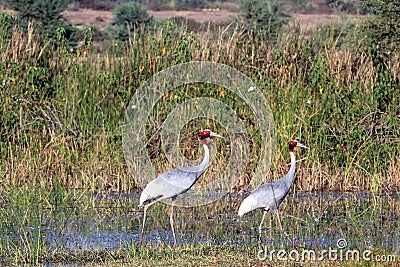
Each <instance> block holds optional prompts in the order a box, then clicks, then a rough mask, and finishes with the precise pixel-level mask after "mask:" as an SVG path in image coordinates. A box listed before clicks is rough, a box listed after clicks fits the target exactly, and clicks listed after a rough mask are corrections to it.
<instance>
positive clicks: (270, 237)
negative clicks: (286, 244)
mask: <svg viewBox="0 0 400 267" xmlns="http://www.w3.org/2000/svg"><path fill="white" fill-rule="evenodd" d="M269 239H270V240H272V213H271V215H270V216H269Z"/></svg>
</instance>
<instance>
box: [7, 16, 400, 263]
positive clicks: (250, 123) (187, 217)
mask: <svg viewBox="0 0 400 267" xmlns="http://www.w3.org/2000/svg"><path fill="white" fill-rule="evenodd" d="M11 26H12V27H11V28H10V29H12V30H10V32H8V33H7V34H5V35H3V34H2V36H9V38H2V39H1V40H0V50H1V53H0V70H1V71H0V87H1V90H0V99H1V103H2V106H1V109H0V116H1V129H0V159H1V162H0V265H2V264H4V265H28V264H31V265H48V264H55V265H58V264H60V265H74V264H77V265H82V264H87V265H93V266H96V265H98V266H100V265H102V266H104V265H106V266H108V265H111V266H112V265H118V266H120V264H126V265H129V266H141V265H146V266H160V265H161V266H163V265H164V266H170V265H179V266H180V265H184V266H226V265H244V266H265V265H266V266H268V265H288V266H289V265H290V266H292V264H293V263H292V262H281V261H274V262H265V261H260V260H258V259H257V252H258V251H259V249H260V246H261V245H259V244H258V242H259V240H258V239H259V237H258V236H257V231H256V227H257V222H259V220H260V216H261V212H254V213H252V214H250V215H249V216H247V217H245V218H244V219H243V220H241V221H239V220H238V219H237V216H236V211H237V208H238V206H239V203H240V200H241V199H240V197H238V196H235V195H234V193H236V191H240V190H242V191H245V189H246V186H247V184H248V182H249V179H250V178H249V177H251V175H252V172H253V169H254V167H253V168H252V166H254V165H255V164H256V163H257V155H258V153H259V152H260V147H259V144H260V142H259V140H258V139H259V138H260V135H259V133H258V132H257V122H256V121H254V115H252V114H251V109H249V108H248V107H246V106H245V105H244V102H243V101H241V100H240V99H239V98H238V96H237V95H235V94H234V93H232V92H230V91H229V90H221V89H220V88H218V87H216V86H211V85H210V86H209V87H207V85H206V86H205V87H204V90H202V89H201V87H200V86H199V87H196V86H193V85H188V86H187V87H184V88H176V89H175V90H173V91H171V92H169V93H168V94H166V95H165V96H164V97H163V98H162V101H161V103H159V104H157V107H156V109H155V110H154V111H153V114H154V118H152V119H151V120H148V121H147V122H144V123H145V124H146V127H147V132H148V133H149V135H150V133H153V132H156V133H157V132H158V130H159V128H160V127H161V125H162V121H163V120H164V119H165V118H166V116H167V115H168V112H170V111H171V110H172V109H173V108H175V107H176V106H177V105H178V104H179V103H182V102H183V101H185V100H186V99H188V98H190V97H195V96H199V95H203V93H204V92H206V93H207V94H206V95H205V96H206V97H211V98H215V99H218V100H220V101H222V102H223V103H225V104H226V105H228V106H230V107H232V108H233V110H235V112H237V114H238V116H239V117H240V118H241V119H243V120H244V121H245V126H246V130H247V131H248V132H249V135H250V136H251V137H252V138H253V140H252V141H251V143H250V145H249V147H250V150H251V152H250V158H251V162H250V164H249V167H248V169H246V173H245V174H244V175H243V181H240V184H239V185H238V187H237V188H235V190H236V191H235V190H232V191H233V192H232V193H233V195H232V197H227V198H223V199H221V200H219V201H217V202H215V203H213V204H212V205H209V206H201V207H196V208H191V209H183V208H179V209H177V213H176V216H175V218H176V229H179V230H177V234H178V239H179V238H180V239H181V240H182V242H180V243H179V244H178V246H176V247H171V246H170V244H171V243H170V239H171V236H170V233H169V232H168V215H167V210H165V209H167V208H168V206H165V205H162V204H159V205H155V206H154V207H152V208H151V209H150V210H149V216H151V217H152V219H150V220H149V221H148V224H147V225H146V229H147V230H146V231H151V232H150V233H148V236H149V240H148V242H147V243H146V244H145V246H143V247H142V248H139V249H138V248H136V247H135V246H134V243H135V242H134V241H135V240H136V239H137V231H138V229H139V225H140V221H141V213H140V212H139V211H138V210H137V203H138V197H136V195H134V194H133V193H132V195H131V192H136V190H138V189H137V188H136V187H137V185H136V184H135V175H136V174H135V173H130V172H129V170H128V168H127V166H126V164H125V160H124V157H123V151H122V141H121V124H122V123H123V119H124V114H125V113H124V111H125V108H126V105H127V104H128V102H129V100H130V98H131V96H132V94H133V92H134V90H136V88H138V87H139V86H140V85H141V84H142V83H144V82H145V81H146V80H147V79H149V78H150V77H151V76H152V75H154V74H155V73H157V72H158V71H161V70H163V69H165V68H167V67H170V66H173V65H176V64H179V63H183V62H188V61H192V60H209V61H213V62H218V63H223V64H227V65H230V66H232V67H235V68H237V69H238V70H240V71H242V72H243V73H244V74H246V75H247V76H249V77H251V78H252V79H253V80H254V81H255V82H256V83H257V85H258V87H259V88H261V89H262V90H263V93H264V95H265V97H266V99H268V101H269V105H270V107H271V109H272V112H273V115H274V120H275V124H276V125H277V129H276V133H277V148H276V150H275V157H274V160H273V162H272V168H271V173H270V175H269V176H268V177H265V182H268V181H272V180H275V179H277V178H279V177H281V176H282V175H283V174H284V173H285V172H286V171H287V168H288V166H287V164H286V163H287V162H288V155H287V152H286V147H287V146H286V143H287V141H288V140H291V139H293V137H295V138H297V139H299V140H301V141H302V142H304V143H305V144H307V145H309V146H310V147H311V150H310V151H309V152H308V153H303V152H302V153H301V154H299V158H300V161H299V163H298V165H297V166H298V171H297V176H296V179H295V182H294V186H293V188H292V190H291V195H290V196H289V197H288V199H287V200H285V201H284V202H283V204H282V210H283V211H282V223H283V225H284V227H285V228H286V229H287V231H288V233H289V234H290V235H291V236H292V237H293V238H294V240H295V243H296V244H297V245H298V246H299V247H300V248H302V247H305V248H313V249H323V248H326V247H327V246H333V247H334V246H336V244H335V242H336V241H337V240H338V239H339V238H345V239H346V240H347V241H348V244H349V246H350V247H351V248H357V249H371V250H373V252H374V253H376V254H379V253H387V254H399V240H400V237H399V234H398V232H399V231H398V229H399V221H400V220H399V214H400V210H399V207H400V205H399V198H398V194H399V188H400V167H399V166H400V165H399V160H400V159H399V156H400V155H399V152H398V151H400V149H399V148H400V117H399V114H400V107H399V103H400V98H399V97H400V94H399V88H400V81H399V67H398V66H399V57H398V55H397V56H394V57H393V58H391V59H390V60H388V61H387V62H384V63H382V64H376V63H375V62H374V60H373V58H371V56H370V55H368V54H367V53H365V52H364V50H363V49H362V44H360V43H353V44H352V45H349V44H348V45H346V43H345V41H346V40H341V39H340V42H338V40H336V39H334V38H327V37H329V36H327V35H324V34H325V33H324V32H323V31H316V32H313V33H310V34H309V35H304V34H300V33H299V28H298V27H297V26H296V25H295V26H292V27H291V28H289V29H288V30H287V31H286V32H282V35H281V36H280V38H279V39H278V40H277V42H276V43H267V42H266V41H265V39H264V38H255V39H251V38H249V36H250V35H249V33H246V32H245V31H243V30H242V29H241V28H240V27H239V26H238V27H235V26H234V25H230V26H229V27H228V28H223V29H220V30H219V31H216V32H209V31H208V32H205V33H193V32H187V31H185V30H184V29H180V28H179V27H177V26H176V25H173V24H172V23H171V22H166V23H165V24H164V25H163V26H160V28H159V29H156V30H155V31H154V32H149V33H147V34H143V35H140V36H136V35H134V36H132V39H131V41H130V42H129V43H120V42H113V43H112V44H108V43H107V42H105V43H104V44H103V46H102V47H101V48H98V49H99V50H98V51H95V48H92V47H87V53H85V56H83V54H82V53H75V52H73V53H71V52H69V50H66V47H63V46H62V45H61V44H62V42H61V43H59V44H58V46H54V45H53V44H52V43H51V42H47V41H43V40H42V39H41V38H40V35H39V33H37V32H36V29H35V28H34V27H30V28H28V31H24V30H22V29H20V28H19V27H18V26H13V25H11ZM332 27H335V26H332ZM2 29H3V28H2ZM4 29H5V28H4ZM337 38H339V37H337ZM339 44H340V46H339ZM206 89H207V90H206ZM204 124H205V125H207V126H214V127H221V128H223V126H219V125H218V124H217V123H215V122H210V121H199V122H193V123H188V124H187V126H186V127H185V129H184V131H183V133H182V134H181V137H182V139H183V140H192V139H191V138H190V136H191V134H192V133H194V132H197V131H198V127H200V128H203V127H204ZM257 138H258V139H257ZM159 141H160V139H159V136H157V138H154V139H152V142H149V144H148V147H147V149H148V152H149V155H152V156H151V157H152V160H153V161H154V163H155V165H157V169H158V170H159V172H161V171H165V170H167V169H169V168H170V167H171V166H170V165H169V164H167V163H165V157H164V154H163V151H162V150H161V148H160V145H159ZM186 144H188V145H186ZM182 147H183V148H185V149H186V150H185V151H184V153H185V155H187V156H188V157H193V158H197V155H199V154H198V153H199V151H200V150H199V149H198V147H191V148H190V149H188V147H190V144H189V141H187V143H185V144H184V145H183V146H182ZM224 149H226V147H225V146H221V147H220V150H219V155H220V157H219V158H217V159H216V161H217V163H218V164H217V165H218V166H224V160H225V158H226V157H228V156H229V153H228V152H229V151H228V150H224ZM213 171H214V172H217V171H218V168H215V169H212V170H210V173H208V174H207V173H206V174H205V177H207V175H208V176H209V177H212V172H213ZM328 192H335V193H333V194H328ZM338 192H339V193H338ZM150 229H151V230H150ZM270 230H271V231H272V237H273V239H269V237H268V235H269V231H270ZM265 234H266V235H265V236H263V237H262V242H264V243H265V244H266V245H268V246H273V247H274V248H275V249H280V248H283V249H287V246H288V244H286V243H285V241H284V239H282V238H281V236H280V235H279V231H277V226H276V225H275V220H273V225H272V229H265ZM314 263H315V262H310V265H313V264H314ZM296 264H298V265H302V266H303V265H304V264H305V265H307V264H308V263H307V262H306V263H304V264H303V263H296ZM321 264H324V265H328V266H330V265H332V266H333V265H335V266H336V265H337V262H331V261H328V260H325V261H322V262H321ZM341 264H345V265H351V266H353V265H354V264H360V265H365V264H366V265H370V266H374V264H375V263H373V262H363V261H361V262H359V263H356V262H353V261H349V262H342V263H341ZM391 264H393V263H388V265H391Z"/></svg>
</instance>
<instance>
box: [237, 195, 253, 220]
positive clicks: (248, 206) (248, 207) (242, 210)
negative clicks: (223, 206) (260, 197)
mask: <svg viewBox="0 0 400 267" xmlns="http://www.w3.org/2000/svg"><path fill="white" fill-rule="evenodd" d="M254 204H255V203H254V198H253V197H252V196H248V197H246V198H245V199H244V200H243V202H242V204H240V207H239V212H238V215H239V216H240V217H242V216H243V215H245V214H246V213H248V212H250V211H252V210H254V209H255V208H256V205H254Z"/></svg>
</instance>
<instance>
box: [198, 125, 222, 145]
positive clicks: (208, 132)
mask: <svg viewBox="0 0 400 267" xmlns="http://www.w3.org/2000/svg"><path fill="white" fill-rule="evenodd" d="M199 136H200V140H202V143H203V144H204V143H205V140H204V139H206V138H209V137H211V136H215V137H219V138H224V137H223V136H221V135H219V134H217V133H214V132H213V131H211V130H209V129H205V130H203V131H202V132H201V133H200V134H199Z"/></svg>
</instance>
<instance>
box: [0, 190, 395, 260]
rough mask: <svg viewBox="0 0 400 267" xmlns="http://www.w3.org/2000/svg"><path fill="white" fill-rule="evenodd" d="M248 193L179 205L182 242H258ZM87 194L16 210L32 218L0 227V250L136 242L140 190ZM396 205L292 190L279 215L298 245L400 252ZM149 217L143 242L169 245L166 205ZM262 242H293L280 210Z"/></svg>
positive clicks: (383, 199) (389, 199) (386, 199)
mask: <svg viewBox="0 0 400 267" xmlns="http://www.w3.org/2000/svg"><path fill="white" fill-rule="evenodd" d="M243 197H244V196H243V195H231V196H228V197H226V198H224V199H222V200H220V201H219V203H216V204H215V205H212V206H209V207H207V206H204V207H194V208H190V209H185V208H176V210H175V211H176V213H175V216H174V218H175V230H176V233H177V238H178V242H179V243H192V242H194V243H196V242H202V243H205V242H210V243H215V244H238V245H243V244H256V243H258V242H260V241H259V235H258V224H259V222H260V220H261V216H262V211H261V210H258V211H253V212H252V213H249V214H246V215H245V216H244V217H243V218H241V219H240V218H239V217H238V216H237V215H236V211H237V208H238V205H239V204H240V202H241V200H242V199H243ZM89 199H91V201H92V203H91V204H90V205H88V204H87V203H85V202H75V204H74V205H72V206H69V207H60V208H59V209H40V206H36V208H34V207H33V208H31V209H30V210H29V211H28V212H27V211H26V210H22V209H21V210H19V211H18V210H16V209H18V207H13V214H14V215H15V216H16V217H20V218H23V217H27V215H26V214H27V213H29V214H31V216H32V218H31V219H30V221H31V222H30V223H26V224H24V226H23V227H19V226H18V223H16V222H12V221H11V220H10V221H8V223H4V222H3V224H2V227H1V229H0V241H1V245H2V247H3V248H4V247H7V246H9V245H10V244H11V245H15V244H19V243H20V242H22V243H24V242H25V243H27V242H28V243H29V242H32V243H35V242H36V241H37V240H40V241H41V242H43V243H44V244H45V246H46V248H47V251H50V252H60V251H65V252H74V251H75V252H76V251H94V250H95V251H119V250H121V249H122V250H123V249H126V248H129V247H130V246H132V245H134V244H135V243H136V242H137V241H138V240H139V233H138V230H139V224H140V222H141V220H142V215H143V214H142V212H141V211H138V210H136V206H137V202H138V196H137V195H133V194H132V195H113V194H110V195H91V196H90V197H89ZM399 204H400V196H399V195H371V194H348V193H346V194H342V193H333V194H295V195H289V196H288V197H287V199H286V200H285V201H284V202H283V203H282V205H281V219H282V224H283V226H284V228H286V231H287V232H288V234H289V235H290V238H291V239H292V240H293V242H294V243H295V244H299V245H302V246H305V247H310V248H320V249H323V248H326V247H335V246H337V242H338V240H340V239H345V240H346V242H347V246H349V247H357V248H374V249H380V250H383V251H387V252H391V253H397V254H398V253H399V252H400V250H399V248H400V234H399V232H400V223H399V221H400V218H399V217H400V208H399V206H400V205H399ZM39 209H40V210H39ZM35 211H36V212H37V214H35ZM8 212H10V211H8ZM148 215H149V217H148V219H147V222H146V228H145V236H144V242H154V243H157V242H169V243H172V242H173V239H172V233H171V230H170V226H169V207H168V206H167V205H165V204H156V205H154V206H152V207H151V208H150V209H149V212H148ZM35 216H36V217H35ZM34 218H36V219H37V220H35V219H34ZM261 242H262V243H264V244H271V245H282V244H287V243H288V242H289V241H288V240H287V239H285V238H284V236H283V234H282V233H281V231H280V229H279V226H278V224H277V221H276V216H275V215H272V227H271V228H270V227H269V218H268V216H267V217H266V219H265V222H264V225H263V234H262V236H261Z"/></svg>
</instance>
